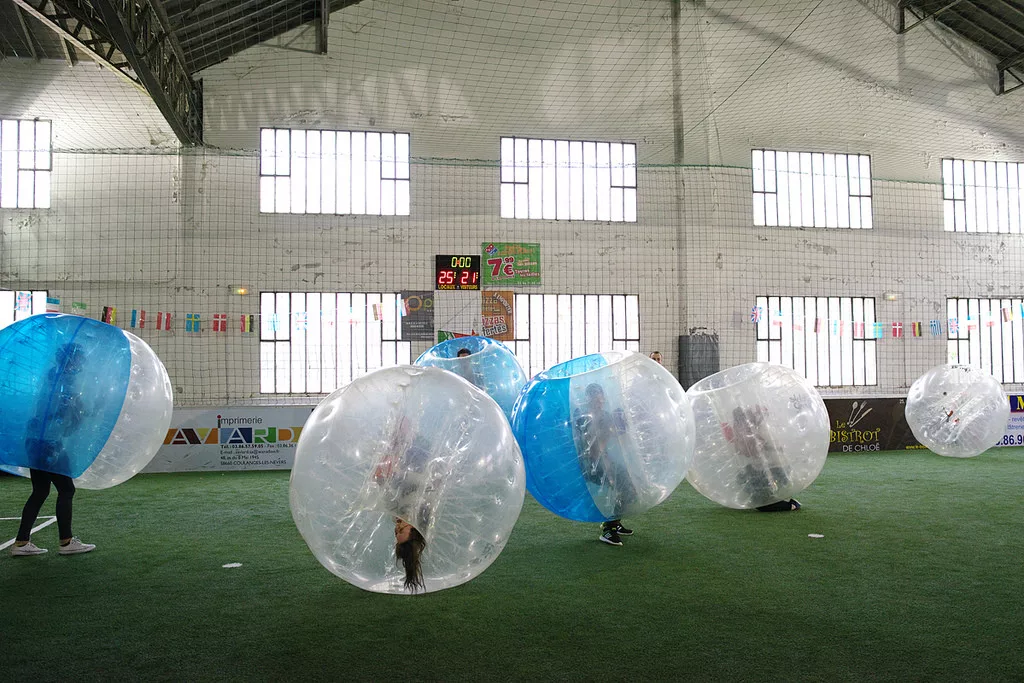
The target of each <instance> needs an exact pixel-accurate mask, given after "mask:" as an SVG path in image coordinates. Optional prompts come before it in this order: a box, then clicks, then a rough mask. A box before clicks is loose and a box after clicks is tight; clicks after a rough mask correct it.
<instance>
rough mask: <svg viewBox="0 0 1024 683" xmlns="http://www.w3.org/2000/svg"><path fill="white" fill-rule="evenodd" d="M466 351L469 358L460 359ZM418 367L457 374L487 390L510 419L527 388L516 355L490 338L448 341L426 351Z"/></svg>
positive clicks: (474, 337) (463, 338)
mask: <svg viewBox="0 0 1024 683" xmlns="http://www.w3.org/2000/svg"><path fill="white" fill-rule="evenodd" d="M462 349H466V350H467V351H469V355H468V356H463V357H461V358H460V357H459V351H461V350H462ZM415 365H418V366H420V367H433V368H441V369H442V370H448V371H449V372H454V373H455V374H456V375H458V376H459V377H462V378H464V379H465V380H467V381H468V382H469V383H470V384H473V385H475V386H477V387H479V388H480V389H483V390H484V392H486V393H487V395H488V396H490V397H491V398H493V399H494V400H495V401H497V403H498V405H499V406H501V410H502V411H503V412H504V413H505V417H507V418H509V419H511V418H512V406H513V405H514V404H515V402H516V399H517V398H519V392H520V391H522V389H523V387H524V386H526V373H524V372H523V368H522V367H521V366H520V365H519V361H518V360H516V357H515V354H513V353H512V351H511V350H510V349H509V348H508V347H507V346H505V345H504V344H502V343H501V342H499V341H496V340H494V339H490V338H488V337H477V336H471V337H457V338H455V339H448V340H446V341H443V342H441V343H440V344H437V345H435V346H433V347H431V348H429V349H427V350H426V351H425V352H423V354H421V355H420V357H419V358H417V359H416V362H415Z"/></svg>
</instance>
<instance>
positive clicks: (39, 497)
mask: <svg viewBox="0 0 1024 683" xmlns="http://www.w3.org/2000/svg"><path fill="white" fill-rule="evenodd" d="M56 360H57V362H56V363H55V364H54V365H53V367H51V368H50V371H49V374H48V376H47V383H48V385H49V386H52V387H53V391H51V392H43V393H42V394H41V395H40V401H39V405H38V406H37V407H36V416H35V417H33V418H32V420H30V421H29V425H28V430H27V432H28V434H29V436H28V437H27V438H26V439H25V448H26V450H27V451H28V452H29V453H30V455H31V458H32V463H33V464H34V465H35V467H31V468H29V477H30V478H31V480H32V493H31V495H30V496H29V498H28V501H27V502H26V503H25V507H24V508H23V509H22V511H21V524H20V526H19V527H18V535H17V536H16V537H15V541H14V545H13V546H11V555H13V556H14V557H24V556H29V555H42V554H43V553H45V552H47V551H46V549H45V548H40V547H39V546H37V545H35V544H34V543H32V540H31V539H32V526H33V525H34V524H35V522H36V518H37V517H38V516H39V510H40V509H41V508H42V507H43V503H44V502H45V501H46V498H47V497H48V496H49V495H50V485H51V484H52V485H53V486H54V487H55V488H56V489H57V530H58V532H59V534H60V548H59V549H58V551H57V552H58V553H60V554H61V555H76V554H80V553H87V552H89V551H91V550H94V549H95V548H96V546H95V545H93V544H92V543H82V541H81V540H79V539H78V537H76V536H75V535H74V534H73V533H72V532H71V513H72V500H73V499H74V496H75V482H74V480H72V479H71V477H69V476H66V475H63V474H57V473H56V472H52V471H50V470H51V469H57V468H59V467H60V465H61V464H62V460H64V459H65V450H64V439H65V438H66V437H69V436H70V435H71V434H72V433H73V432H74V431H75V430H76V429H78V427H79V426H80V425H81V423H82V421H83V420H84V419H85V418H86V417H87V416H88V415H87V410H86V407H85V405H84V402H83V400H82V395H81V392H82V388H81V380H80V378H79V376H78V373H79V372H80V371H81V369H82V366H83V361H84V353H83V351H82V348H81V347H80V346H79V345H78V344H67V345H65V346H63V347H61V349H59V350H58V352H57V356H56Z"/></svg>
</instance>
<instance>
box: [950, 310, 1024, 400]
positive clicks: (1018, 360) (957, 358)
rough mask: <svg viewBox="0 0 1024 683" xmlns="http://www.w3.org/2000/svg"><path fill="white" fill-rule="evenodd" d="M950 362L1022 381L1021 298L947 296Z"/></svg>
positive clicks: (1023, 332) (1023, 336) (1023, 312)
mask: <svg viewBox="0 0 1024 683" xmlns="http://www.w3.org/2000/svg"><path fill="white" fill-rule="evenodd" d="M946 318H947V320H946V339H947V341H946V346H947V349H948V352H949V362H950V363H953V364H956V365H971V366H973V367H976V368H979V369H981V370H984V371H985V372H990V373H992V376H993V377H995V378H996V379H997V380H999V381H1000V382H1001V383H1003V384H1011V383H1019V382H1024V298H1021V297H1016V298H1007V299H946Z"/></svg>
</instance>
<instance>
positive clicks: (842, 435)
mask: <svg viewBox="0 0 1024 683" xmlns="http://www.w3.org/2000/svg"><path fill="white" fill-rule="evenodd" d="M906 403H907V401H906V399H903V398H826V399H825V408H826V409H827V410H828V421H829V446H828V451H829V453H864V452H874V451H904V450H913V449H920V448H924V446H922V445H921V444H919V443H918V442H917V439H915V438H914V433H913V432H912V431H911V430H910V425H908V424H907V418H906V416H905V415H904V408H905V407H906Z"/></svg>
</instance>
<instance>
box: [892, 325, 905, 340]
mask: <svg viewBox="0 0 1024 683" xmlns="http://www.w3.org/2000/svg"><path fill="white" fill-rule="evenodd" d="M892 336H893V337H902V336H903V323H893V324H892Z"/></svg>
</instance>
